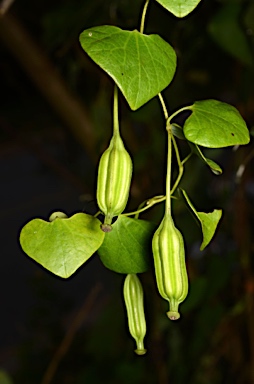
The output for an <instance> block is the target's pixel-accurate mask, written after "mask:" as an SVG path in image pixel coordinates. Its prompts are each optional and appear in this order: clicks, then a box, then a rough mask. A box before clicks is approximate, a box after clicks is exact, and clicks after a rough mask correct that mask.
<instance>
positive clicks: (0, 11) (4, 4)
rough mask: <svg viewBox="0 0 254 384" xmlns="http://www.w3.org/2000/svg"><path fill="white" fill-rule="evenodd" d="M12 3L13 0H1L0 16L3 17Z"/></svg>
mask: <svg viewBox="0 0 254 384" xmlns="http://www.w3.org/2000/svg"><path fill="white" fill-rule="evenodd" d="M13 3H14V0H2V1H1V3H0V16H3V15H4V14H5V13H6V12H7V11H8V10H9V8H10V7H11V5H12V4H13Z"/></svg>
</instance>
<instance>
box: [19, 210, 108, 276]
mask: <svg viewBox="0 0 254 384" xmlns="http://www.w3.org/2000/svg"><path fill="white" fill-rule="evenodd" d="M100 224H101V222H100V221H99V220H98V219H96V218H95V217H93V216H90V215H87V214H85V213H77V214H75V215H73V216H72V217H70V218H60V217H58V218H55V219H53V221H52V222H47V221H44V220H41V219H34V220H31V221H30V222H29V223H27V224H26V225H25V226H24V227H23V228H22V231H21V233H20V244H21V247H22V249H23V251H24V252H25V253H26V254H27V255H28V256H30V257H31V258H32V259H34V260H35V261H37V262H38V263H39V264H41V265H42V266H43V267H44V268H46V269H48V270H49V271H50V272H52V273H54V274H55V275H57V276H60V277H63V278H65V279H66V278H68V277H70V276H71V275H72V274H73V273H74V272H75V271H76V270H77V269H78V268H79V267H80V266H81V265H82V264H84V263H85V262H86V261H87V260H88V259H89V258H90V257H91V256H92V255H93V254H94V253H95V252H96V251H97V249H98V248H99V247H100V245H101V244H102V242H103V239H104V236H105V234H104V232H102V230H101V228H100Z"/></svg>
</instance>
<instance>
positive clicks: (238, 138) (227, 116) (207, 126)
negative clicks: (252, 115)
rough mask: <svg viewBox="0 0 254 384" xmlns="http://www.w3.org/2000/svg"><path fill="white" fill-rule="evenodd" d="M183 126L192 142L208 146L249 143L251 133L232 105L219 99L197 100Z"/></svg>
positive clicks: (217, 146) (187, 137)
mask: <svg viewBox="0 0 254 384" xmlns="http://www.w3.org/2000/svg"><path fill="white" fill-rule="evenodd" d="M188 109H190V110H191V111H192V114H191V115H190V116H189V117H188V119H187V120H186V121H185V123H184V126H183V131H184V135H185V137H186V139H187V140H189V141H191V142H192V143H195V144H198V145H202V146H204V147H208V148H221V147H227V146H230V145H238V144H247V143H248V142H249V141H250V135H249V131H248V128H247V126H246V124H245V121H244V120H243V118H242V117H241V115H240V113H239V112H238V111H237V109H236V108H234V107H233V106H232V105H229V104H227V103H222V102H220V101H217V100H204V101H196V102H195V103H194V104H193V105H192V106H190V107H189V108H188Z"/></svg>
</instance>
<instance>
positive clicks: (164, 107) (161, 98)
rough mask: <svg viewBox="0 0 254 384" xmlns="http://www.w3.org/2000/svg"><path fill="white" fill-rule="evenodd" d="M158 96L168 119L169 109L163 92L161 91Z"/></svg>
mask: <svg viewBox="0 0 254 384" xmlns="http://www.w3.org/2000/svg"><path fill="white" fill-rule="evenodd" d="M158 97H159V99H160V102H161V105H162V109H163V112H164V116H165V119H166V120H168V111H167V107H166V104H165V102H164V99H163V97H162V94H161V93H159V94H158Z"/></svg>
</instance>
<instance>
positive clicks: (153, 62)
mask: <svg viewBox="0 0 254 384" xmlns="http://www.w3.org/2000/svg"><path fill="white" fill-rule="evenodd" d="M80 43H81V46H82V48H83V49H84V51H85V52H86V53H87V54H88V55H89V56H90V57H91V59H92V60H93V61H95V63H97V64H98V65H99V66H100V67H101V68H102V69H103V70H104V71H105V72H107V73H108V75H109V76H111V77H112V79H113V80H114V81H115V82H116V84H117V85H118V87H119V88H120V90H121V91H122V93H123V95H124V96H125V98H126V100H127V102H128V104H129V106H130V108H131V109H132V110H136V109H138V108H140V107H141V106H142V105H143V104H145V103H146V102H148V101H149V100H151V99H152V98H153V97H155V96H156V95H157V94H158V93H159V92H161V91H162V90H163V89H164V88H166V87H167V86H168V85H169V83H170V82H171V81H172V79H173V76H174V73H175V70H176V54H175V51H174V49H173V48H172V47H171V46H170V45H169V44H168V43H167V42H166V41H165V40H163V39H162V38H161V37H160V36H158V35H149V36H148V35H144V34H141V33H140V32H138V31H136V30H135V31H124V30H122V29H120V28H117V27H113V26H107V25H105V26H100V27H94V28H90V29H87V30H85V31H84V32H82V33H81V35H80Z"/></svg>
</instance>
